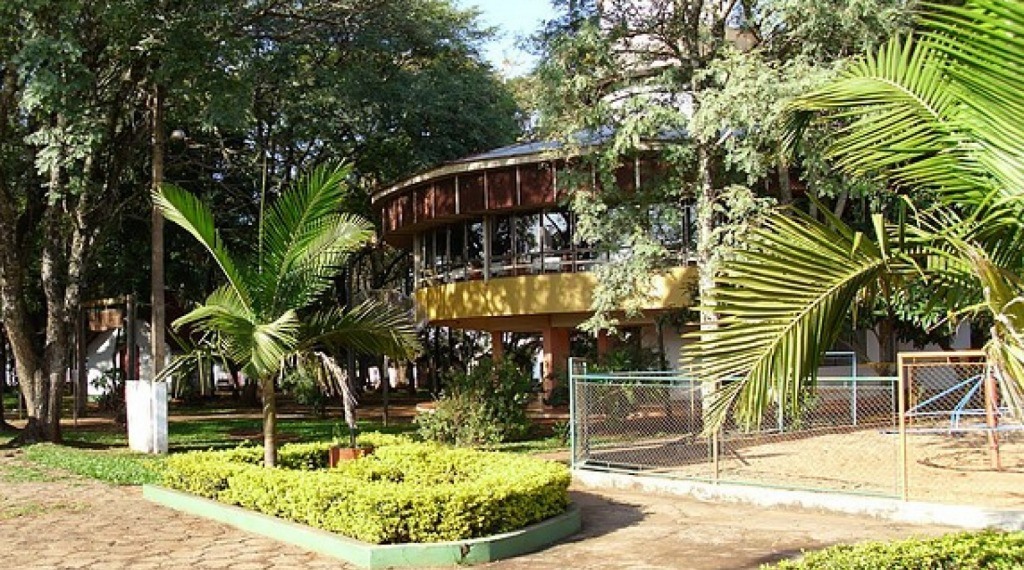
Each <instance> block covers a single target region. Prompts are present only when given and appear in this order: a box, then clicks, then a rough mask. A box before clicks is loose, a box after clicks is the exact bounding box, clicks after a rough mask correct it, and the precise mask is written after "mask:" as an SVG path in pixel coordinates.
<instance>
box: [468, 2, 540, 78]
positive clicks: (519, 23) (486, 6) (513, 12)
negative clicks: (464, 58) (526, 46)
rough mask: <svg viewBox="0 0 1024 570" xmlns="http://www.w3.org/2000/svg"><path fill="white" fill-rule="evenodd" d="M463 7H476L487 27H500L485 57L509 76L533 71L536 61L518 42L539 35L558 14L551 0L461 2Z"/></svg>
mask: <svg viewBox="0 0 1024 570" xmlns="http://www.w3.org/2000/svg"><path fill="white" fill-rule="evenodd" d="M458 3H459V5H460V6H463V7H465V8H470V7H476V8H478V9H479V10H480V12H481V16H480V17H481V20H482V21H483V23H484V25H487V26H494V27H496V28H498V34H499V35H498V37H497V38H496V39H495V40H494V41H492V42H491V43H490V44H488V45H487V46H485V47H484V57H485V58H486V59H487V61H489V62H491V64H492V65H494V67H495V69H497V70H498V71H499V72H502V73H503V74H505V75H507V76H510V77H512V76H516V75H522V74H524V73H526V72H528V71H529V70H530V68H531V67H533V64H534V63H535V58H534V57H533V56H532V55H530V54H528V53H526V52H524V51H522V50H520V49H518V48H517V47H516V41H517V40H518V39H519V38H520V37H522V36H527V35H530V34H532V33H533V32H535V31H536V30H537V29H538V28H539V27H540V24H541V22H542V21H543V20H545V19H549V18H551V17H552V16H553V15H554V9H553V8H552V7H551V3H550V0H459V1H458Z"/></svg>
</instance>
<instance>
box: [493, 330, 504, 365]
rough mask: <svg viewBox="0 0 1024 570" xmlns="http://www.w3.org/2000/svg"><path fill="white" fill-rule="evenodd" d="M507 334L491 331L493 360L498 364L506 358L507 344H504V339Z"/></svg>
mask: <svg viewBox="0 0 1024 570" xmlns="http://www.w3.org/2000/svg"><path fill="white" fill-rule="evenodd" d="M503 336H505V333H504V332H502V331H491V358H492V359H493V360H494V361H495V362H497V361H499V360H501V359H502V358H504V357H505V343H503V342H502V337H503Z"/></svg>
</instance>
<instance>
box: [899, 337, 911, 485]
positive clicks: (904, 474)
mask: <svg viewBox="0 0 1024 570" xmlns="http://www.w3.org/2000/svg"><path fill="white" fill-rule="evenodd" d="M896 366H897V367H898V368H899V376H898V379H897V381H896V390H897V401H898V402H899V403H898V404H897V406H896V407H897V411H898V413H899V422H900V444H899V464H900V465H899V469H900V498H902V499H903V500H904V501H906V500H908V498H909V496H910V493H909V492H908V486H909V481H908V479H909V476H910V469H909V466H908V465H907V393H906V368H905V366H904V364H903V353H900V354H898V355H896Z"/></svg>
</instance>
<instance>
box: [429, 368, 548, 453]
mask: <svg viewBox="0 0 1024 570" xmlns="http://www.w3.org/2000/svg"><path fill="white" fill-rule="evenodd" d="M530 386H531V379H530V376H529V375H528V374H527V373H525V372H523V371H522V370H520V369H519V368H518V367H517V366H516V365H515V364H514V363H512V362H511V361H507V360H505V361H501V362H498V363H497V364H495V363H493V362H492V361H491V360H489V359H483V360H481V361H480V362H479V363H478V364H477V365H476V367H475V368H473V370H472V371H470V372H469V373H468V374H463V373H458V374H456V375H455V376H453V377H452V378H451V379H450V380H448V383H447V385H446V386H445V390H444V393H443V394H442V396H441V398H440V399H438V400H437V402H436V403H435V406H434V409H433V410H432V411H431V412H429V413H425V414H420V415H419V416H417V417H416V423H417V424H418V425H419V433H420V436H421V437H423V439H426V440H429V441H436V442H438V443H448V444H452V445H459V446H479V445H492V444H496V443H501V442H504V441H512V440H516V439H522V438H523V437H524V436H525V435H526V433H527V431H528V430H529V428H530V421H529V419H528V418H527V417H526V402H527V400H528V399H529V397H530Z"/></svg>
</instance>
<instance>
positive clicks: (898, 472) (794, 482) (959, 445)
mask: <svg viewBox="0 0 1024 570" xmlns="http://www.w3.org/2000/svg"><path fill="white" fill-rule="evenodd" d="M830 358H831V359H832V360H833V362H832V364H831V367H832V368H836V369H837V370H833V372H836V371H838V373H840V374H841V373H843V372H847V371H848V372H851V373H850V374H847V375H839V376H821V377H819V379H818V382H817V385H816V387H815V390H814V392H813V393H812V394H810V395H809V396H808V397H806V398H804V400H803V403H802V405H801V407H800V409H799V412H797V413H793V412H791V411H789V410H787V411H786V413H783V414H779V407H778V406H769V407H768V409H766V411H765V414H764V416H763V417H762V418H761V421H760V422H759V423H758V424H757V427H756V428H752V429H743V428H742V427H741V424H740V423H739V422H737V421H735V419H734V418H729V419H728V420H727V421H726V422H725V425H724V427H723V428H721V429H720V430H718V431H717V432H716V433H714V434H713V435H712V436H709V435H707V434H705V433H704V432H705V430H704V424H703V407H704V400H705V396H710V395H711V391H712V390H714V389H715V387H714V386H704V385H701V384H700V383H699V382H697V381H695V380H694V379H692V378H688V377H685V376H682V375H679V374H678V373H675V372H643V373H639V372H628V373H595V372H587V371H586V369H585V364H584V363H582V362H581V361H579V360H574V361H573V363H572V366H571V372H572V373H571V382H570V385H571V391H572V426H571V427H572V440H573V441H572V459H573V464H574V466H576V467H578V468H583V469H591V470H609V471H628V472H643V473H647V474H655V475H659V476H665V477H676V478H682V479H690V480H698V481H709V482H731V483H742V484H753V485H762V486H770V487H780V488H790V489H807V490H824V491H833V492H843V493H854V494H868V495H876V496H888V497H903V498H910V499H915V500H930V501H945V502H958V503H977V504H985V505H992V506H1008V505H1017V506H1021V505H1024V499H1022V498H1021V496H1019V495H1017V494H1016V493H1015V492H1012V491H1010V489H1016V488H1019V483H1021V482H1024V478H1020V476H1019V474H1021V473H1024V439H1021V436H1024V432H1022V431H1020V429H1019V426H1020V422H1019V421H1018V419H1017V418H1015V417H1012V415H1011V414H1010V412H1009V410H1008V409H1007V408H1006V407H1001V406H999V405H998V401H1000V398H999V394H998V390H994V391H989V392H987V391H986V390H985V388H984V386H985V383H986V382H989V383H990V384H991V380H990V378H991V375H989V374H987V373H986V370H987V367H986V365H985V362H984V360H983V358H982V359H980V360H979V358H974V360H973V361H972V360H969V359H967V360H964V359H963V358H958V359H956V360H952V361H948V362H941V363H937V362H936V363H931V364H929V363H928V362H926V361H920V362H917V361H915V362H913V363H907V362H904V361H903V360H901V371H902V372H904V376H905V378H906V383H905V384H904V389H903V390H902V391H901V390H900V380H899V378H897V377H858V376H855V374H856V368H855V367H856V364H855V360H854V359H853V357H852V355H851V356H849V357H845V358H846V360H845V363H843V362H842V360H843V358H844V357H840V356H836V355H830ZM940 364H941V365H940ZM907 371H912V372H909V373H908V372H907ZM901 394H902V395H901ZM986 394H988V395H986ZM986 399H987V400H988V401H989V404H988V407H987V408H986ZM900 410H905V411H906V413H903V414H901V413H900ZM993 413H994V414H995V418H994V422H995V423H994V425H993V418H992V415H993ZM996 461H998V462H999V463H998V464H997V463H996ZM1018 479H1020V480H1018Z"/></svg>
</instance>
